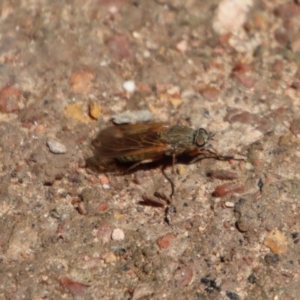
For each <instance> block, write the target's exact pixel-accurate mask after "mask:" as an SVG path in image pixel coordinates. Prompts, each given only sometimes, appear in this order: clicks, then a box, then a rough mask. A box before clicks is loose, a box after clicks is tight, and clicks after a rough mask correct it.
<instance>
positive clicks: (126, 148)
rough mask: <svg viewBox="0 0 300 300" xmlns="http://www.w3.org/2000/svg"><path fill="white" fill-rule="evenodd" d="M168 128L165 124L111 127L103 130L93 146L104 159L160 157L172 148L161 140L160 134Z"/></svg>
mask: <svg viewBox="0 0 300 300" xmlns="http://www.w3.org/2000/svg"><path fill="white" fill-rule="evenodd" d="M168 127H169V126H168V125H167V124H163V123H149V124H126V125H118V126H111V127H108V128H105V129H104V130H102V131H101V132H100V133H99V134H98V136H97V137H96V139H95V140H93V142H92V145H93V146H94V148H95V150H96V152H97V154H98V155H99V156H100V157H103V158H118V157H125V156H134V155H144V156H145V158H146V157H147V156H149V155H152V154H155V155H156V154H157V155H160V154H163V153H164V152H165V151H167V150H169V149H170V148H171V146H170V145H169V144H168V143H166V142H163V141H161V139H160V133H161V132H163V131H164V130H166V129H167V128H168Z"/></svg>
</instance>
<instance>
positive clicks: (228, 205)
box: [225, 201, 234, 208]
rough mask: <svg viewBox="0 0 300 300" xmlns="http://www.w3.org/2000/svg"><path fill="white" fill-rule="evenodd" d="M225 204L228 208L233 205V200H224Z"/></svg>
mask: <svg viewBox="0 0 300 300" xmlns="http://www.w3.org/2000/svg"><path fill="white" fill-rule="evenodd" d="M225 206H226V207H228V208H231V207H234V202H231V201H226V202H225Z"/></svg>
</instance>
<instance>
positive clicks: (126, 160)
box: [117, 155, 144, 163]
mask: <svg viewBox="0 0 300 300" xmlns="http://www.w3.org/2000/svg"><path fill="white" fill-rule="evenodd" d="M143 159H144V155H128V156H122V157H118V158H117V160H118V161H119V162H122V163H130V162H135V161H139V160H143Z"/></svg>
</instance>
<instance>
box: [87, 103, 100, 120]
mask: <svg viewBox="0 0 300 300" xmlns="http://www.w3.org/2000/svg"><path fill="white" fill-rule="evenodd" d="M89 113H90V116H91V117H92V118H93V119H95V120H98V118H99V116H100V114H101V109H100V106H99V105H98V103H97V102H96V101H91V102H90V104H89Z"/></svg>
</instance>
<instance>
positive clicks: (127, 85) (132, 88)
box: [123, 80, 136, 93]
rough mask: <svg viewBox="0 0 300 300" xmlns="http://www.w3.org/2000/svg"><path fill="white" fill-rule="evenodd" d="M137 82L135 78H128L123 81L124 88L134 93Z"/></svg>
mask: <svg viewBox="0 0 300 300" xmlns="http://www.w3.org/2000/svg"><path fill="white" fill-rule="evenodd" d="M135 88H136V86H135V82H134V81H133V80H128V81H125V82H124V83H123V89H124V90H125V91H127V92H130V93H133V92H134V91H135Z"/></svg>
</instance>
